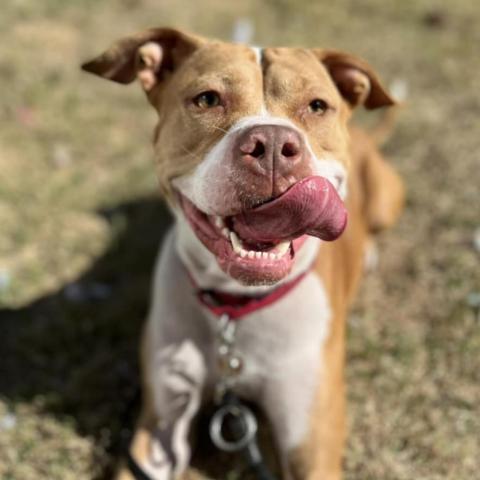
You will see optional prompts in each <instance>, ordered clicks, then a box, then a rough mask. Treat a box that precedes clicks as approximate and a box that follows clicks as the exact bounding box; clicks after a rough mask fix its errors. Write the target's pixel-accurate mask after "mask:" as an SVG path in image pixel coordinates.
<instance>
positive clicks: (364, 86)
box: [314, 49, 396, 110]
mask: <svg viewBox="0 0 480 480" xmlns="http://www.w3.org/2000/svg"><path fill="white" fill-rule="evenodd" d="M314 53H315V54H316V55H317V57H318V58H319V59H320V60H321V62H322V63H323V64H324V65H325V67H326V68H327V70H328V71H329V73H330V75H331V77H332V79H333V81H334V82H335V84H336V85H337V88H338V90H339V91H340V93H341V94H342V96H343V98H344V99H345V100H346V101H347V103H348V104H349V105H350V106H351V107H356V106H359V105H363V106H364V107H365V108H367V109H369V110H372V109H375V108H380V107H387V106H391V105H395V104H396V102H395V100H394V99H393V98H392V97H391V96H390V95H389V94H388V93H387V91H386V90H385V88H384V87H383V86H382V84H381V82H380V79H379V78H378V76H377V74H376V73H375V72H374V70H373V68H372V67H371V66H370V65H369V64H368V63H367V62H366V61H365V60H363V59H361V58H358V57H356V56H354V55H351V54H349V53H346V52H341V51H338V50H321V49H315V50H314Z"/></svg>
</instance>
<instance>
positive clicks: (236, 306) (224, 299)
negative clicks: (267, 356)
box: [190, 269, 310, 320]
mask: <svg viewBox="0 0 480 480" xmlns="http://www.w3.org/2000/svg"><path fill="white" fill-rule="evenodd" d="M309 272H310V269H308V270H307V271H306V272H303V273H302V274H300V275H299V276H298V277H295V278H294V279H293V280H290V281H289V282H287V283H283V284H282V285H280V286H279V287H277V288H275V289H274V290H272V291H271V292H269V293H267V294H266V295H264V296H261V297H249V296H247V295H234V294H231V293H226V292H222V291H219V290H198V292H197V296H198V299H199V301H200V303H201V304H202V305H203V306H204V307H206V308H208V309H209V310H210V311H211V312H212V313H213V314H215V315H217V316H221V315H228V317H229V318H230V319H231V320H238V319H240V318H241V317H244V316H246V315H248V314H250V313H253V312H256V311H257V310H260V309H262V308H265V307H268V306H269V305H272V303H275V302H276V301H278V300H280V299H281V298H282V297H284V296H285V295H286V294H287V293H289V292H290V291H291V290H293V289H294V288H295V287H296V286H297V285H298V284H299V283H300V282H301V281H302V280H303V279H304V278H305V276H306V275H307V273H309ZM190 278H191V276H190ZM192 281H193V279H192Z"/></svg>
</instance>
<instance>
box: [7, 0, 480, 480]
mask: <svg viewBox="0 0 480 480" xmlns="http://www.w3.org/2000/svg"><path fill="white" fill-rule="evenodd" d="M234 5H235V6H234ZM239 16H243V17H248V18H251V19H252V20H253V22H254V24H255V26H256V38H255V41H256V42H258V43H259V44H288V45H292V44H302V45H310V46H314V45H315V46H320V45H322V46H334V47H338V48H345V49H348V50H351V51H354V52H356V53H359V54H361V55H363V56H365V57H367V58H368V59H370V61H371V62H372V63H373V64H374V65H375V66H376V67H377V68H378V70H379V71H380V72H382V74H383V77H384V78H386V79H387V81H392V80H394V79H395V78H401V79H405V80H406V81H407V82H408V85H409V90H410V96H409V102H408V106H407V108H406V109H405V110H404V112H403V115H402V117H401V119H400V123H399V127H398V129H397V132H396V135H395V137H394V139H392V141H391V142H390V143H389V144H388V145H387V148H386V150H387V153H388V154H389V155H390V156H391V157H392V161H393V162H394V163H395V165H396V166H397V167H398V169H399V170H400V171H401V172H402V174H403V175H404V177H405V179H406V183H407V185H408V191H409V196H408V208H407V211H406V213H405V215H404V216H403V218H402V221H401V223H400V224H399V226H398V227H397V228H396V229H395V231H393V232H390V233H388V234H386V235H385V236H384V237H383V238H382V239H381V241H380V243H381V264H380V268H379V271H378V272H376V273H375V274H373V275H369V276H368V277H367V279H366V281H365V282H364V286H363V289H362V291H361V295H360V297H359V300H358V302H357V305H356V308H355V311H354V313H353V314H352V316H351V322H350V331H349V344H348V356H349V358H348V371H347V374H348V379H349V411H350V417H349V418H350V427H351V428H350V436H349V448H348V452H347V457H346V462H345V464H346V478H347V479H349V480H350V479H351V480H354V479H355V480H358V479H361V480H370V479H378V480H384V479H388V480H404V479H405V480H407V479H408V480H410V479H412V478H418V479H422V480H436V479H447V480H449V479H451V480H453V479H455V480H471V479H473V478H476V477H477V476H478V472H479V471H480V435H479V432H480V420H479V419H480V360H479V356H480V355H479V354H480V330H479V327H480V325H479V323H478V320H476V319H475V315H474V313H473V312H472V310H471V309H470V308H469V307H468V306H467V304H466V297H467V295H468V294H469V293H471V292H474V291H479V290H480V275H479V272H480V268H479V255H478V253H476V252H475V251H474V249H473V248H472V238H473V231H474V230H475V228H476V227H478V226H479V211H480V208H479V207H480V204H479V185H480V171H479V166H480V162H479V160H480V159H479V153H478V152H479V151H480V137H479V135H478V133H479V130H478V128H479V121H478V118H479V114H480V97H479V96H478V91H479V87H480V69H479V67H480V65H479V61H478V45H479V43H480V30H479V29H478V24H479V21H480V12H479V9H478V5H477V2H475V0H458V1H456V2H450V3H447V2H442V3H441V2H434V1H415V2H414V1H413V0H406V1H403V2H396V1H395V2H394V1H393V0H386V1H380V0H366V1H363V2H357V1H354V0H341V1H337V2H307V1H306V0H300V1H296V2H294V1H293V0H281V1H273V0H265V1H263V2H261V3H259V2H253V0H251V1H245V2H242V3H241V4H240V3H238V2H236V3H235V4H233V3H228V2H224V1H220V0H205V1H204V2H202V3H198V2H197V3H193V2H190V3H189V2H186V1H185V0H180V1H179V0H177V1H173V0H163V1H158V0H157V1H153V0H118V1H116V2H107V1H100V0H97V1H95V2H94V1H93V0H88V1H84V2H61V1H60V0H38V1H33V0H16V1H12V2H8V3H7V4H6V5H2V16H0V32H2V33H1V36H2V38H1V40H2V41H1V42H0V88H1V90H2V97H1V99H0V123H1V136H0V225H1V236H0V305H1V306H2V307H3V310H1V311H0V315H1V319H0V332H1V339H0V351H1V352H2V362H1V363H0V478H2V479H4V480H10V479H15V480H30V479H32V480H33V479H40V478H42V479H49V480H54V479H62V480H65V479H69V478H77V479H87V478H93V477H95V478H100V477H104V476H105V475H108V472H109V470H110V468H111V465H112V462H113V460H114V459H115V457H116V456H117V455H118V453H119V452H120V451H121V448H122V447H123V445H124V444H125V441H126V440H127V439H128V437H129V435H130V429H131V425H132V422H133V418H134V417H135V410H136V406H137V404H138V401H137V399H136V385H137V364H136V349H137V338H138V332H139V329H140V326H141V323H142V319H143V316H144V313H145V310H146V304H147V303H146V302H147V296H148V289H149V287H148V285H149V276H150V270H151V266H152V262H153V257H154V255H155V249H156V245H157V243H158V239H159V238H160V237H161V234H162V232H163V230H164V228H165V224H166V223H167V216H166V214H165V211H164V209H163V208H162V207H161V204H160V202H159V201H158V199H157V198H156V197H155V194H154V191H155V179H154V175H153V169H152V168H151V165H150V163H151V162H150V158H151V153H150V150H149V138H150V132H151V129H152V126H153V122H154V118H153V114H152V113H150V112H149V110H148V109H147V107H146V105H145V102H144V100H143V98H142V94H141V93H140V92H139V91H138V89H136V88H131V89H125V88H122V87H117V86H113V85H111V84H107V83H106V82H105V83H102V82H100V81H98V82H97V81H95V80H94V79H93V78H90V77H87V76H84V75H82V74H81V73H80V72H79V70H78V68H77V66H78V64H79V63H80V62H81V60H84V59H85V58H87V57H89V56H91V55H92V54H95V53H97V52H98V51H99V50H100V49H102V48H103V47H105V46H106V45H107V44H109V43H110V42H111V41H112V40H113V39H115V38H116V37H118V36H120V35H122V34H124V33H126V32H130V31H136V30H139V29H141V28H143V27H144V26H151V25H152V24H157V25H167V24H174V25H180V26H184V27H187V28H189V29H191V30H194V31H196V32H198V33H203V34H208V35H212V36H218V37H223V38H228V37H229V35H230V32H231V30H232V25H233V23H234V21H235V19H236V18H238V17H239ZM231 478H235V476H234V475H233V474H232V475H231Z"/></svg>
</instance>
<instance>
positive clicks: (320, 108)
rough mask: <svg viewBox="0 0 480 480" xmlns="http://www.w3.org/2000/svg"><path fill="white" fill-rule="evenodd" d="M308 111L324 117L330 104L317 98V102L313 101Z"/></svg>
mask: <svg viewBox="0 0 480 480" xmlns="http://www.w3.org/2000/svg"><path fill="white" fill-rule="evenodd" d="M308 109H309V110H310V112H312V113H318V114H320V115H323V114H324V113H325V112H326V111H327V110H328V103H327V102H326V101H325V100H322V99H320V98H316V99H315V100H312V101H311V102H310V105H309V106H308Z"/></svg>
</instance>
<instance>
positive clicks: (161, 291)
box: [147, 232, 330, 453]
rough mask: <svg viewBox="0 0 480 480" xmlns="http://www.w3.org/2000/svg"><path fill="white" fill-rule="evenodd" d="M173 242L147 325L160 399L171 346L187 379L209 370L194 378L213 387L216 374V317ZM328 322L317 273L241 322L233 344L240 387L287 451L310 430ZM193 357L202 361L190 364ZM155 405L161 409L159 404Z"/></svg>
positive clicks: (151, 373)
mask: <svg viewBox="0 0 480 480" xmlns="http://www.w3.org/2000/svg"><path fill="white" fill-rule="evenodd" d="M174 243H175V238H174V233H173V232H170V234H169V235H168V236H167V239H166V240H165V243H164V246H163V248H162V253H161V256H160V258H159V262H158V265H157V269H156V276H155V283H154V289H153V293H154V295H153V304H152V308H151V311H150V316H149V325H148V328H149V335H148V340H147V341H149V342H151V344H150V349H149V350H150V351H151V352H152V355H153V357H152V359H151V363H150V366H151V368H149V376H150V382H151V384H152V386H153V390H154V395H155V396H156V397H157V399H159V398H165V395H164V392H163V391H164V389H165V388H166V386H165V384H164V382H162V379H161V378H159V375H158V372H159V369H158V359H159V358H164V356H165V355H164V354H163V355H162V354H161V352H165V351H167V350H168V349H170V350H172V351H173V352H175V364H176V366H175V369H176V371H178V368H184V369H185V370H186V371H185V372H184V373H186V374H187V375H188V376H190V377H191V376H192V375H194V374H195V372H198V371H202V372H205V374H203V373H202V375H201V376H199V378H198V379H196V380H197V381H196V382H195V384H196V385H198V388H203V387H205V386H206V385H210V386H211V385H212V384H214V383H215V382H216V381H217V379H218V378H217V376H218V372H217V369H216V358H215V356H216V347H217V343H216V342H217V335H216V332H217V328H218V318H217V317H215V316H214V315H213V314H212V313H211V312H209V311H207V310H206V309H205V307H202V306H201V305H200V303H199V301H198V299H197V297H196V294H195V291H194V289H193V286H192V283H191V281H190V279H189V278H188V275H187V273H186V270H185V268H184V267H183V265H182V263H181V262H180V260H179V258H178V255H177V254H176V252H175V248H174ZM329 321H330V308H329V305H328V300H327V297H326V294H325V290H324V287H323V285H322V283H321V280H320V279H319V278H318V277H317V276H316V275H315V274H313V273H310V274H308V275H307V276H306V277H305V278H304V279H303V280H302V281H301V283H300V284H299V285H297V286H296V287H295V288H294V289H293V290H292V291H290V292H289V293H288V294H287V295H286V296H284V297H282V298H281V299H280V300H278V301H276V302H275V303H273V304H272V305H270V306H268V307H265V308H263V309H260V310H257V311H255V312H254V313H252V314H250V315H248V316H246V317H244V318H242V319H241V320H238V326H237V333H236V342H235V347H236V350H237V351H238V353H239V355H240V356H241V357H242V360H243V362H244V369H243V371H242V374H241V375H240V377H239V381H238V385H237V388H238V393H239V394H241V395H243V396H245V397H246V398H248V399H249V400H251V401H253V402H255V403H257V404H258V405H259V406H261V407H262V408H263V410H264V411H265V412H266V413H267V415H268V416H269V419H270V421H271V423H272V427H273V429H274V433H275V437H276V438H277V439H278V440H279V447H280V450H281V451H283V452H284V453H286V452H287V451H288V450H290V449H291V448H294V447H296V446H298V444H299V443H300V442H301V441H302V439H303V436H304V435H305V434H306V431H307V428H308V417H309V413H310V410H311V406H312V402H313V398H314V394H315V392H316V388H317V386H318V384H319V381H320V379H321V369H322V364H321V353H322V344H323V342H324V340H325V339H326V337H327V335H328V330H329ZM185 342H188V344H189V345H190V346H191V347H193V348H194V349H195V350H196V352H197V355H193V356H192V355H190V356H189V358H188V361H187V359H185V361H184V362H183V367H182V361H181V359H179V358H178V356H179V352H180V351H181V348H180V347H181V346H182V345H185ZM175 346H177V347H178V348H177V349H175V348H174V347H175ZM172 347H173V348H172ZM190 350H191V349H190ZM190 353H191V352H190ZM192 358H196V359H197V360H195V362H198V363H200V364H201V366H200V367H199V365H192ZM179 365H180V367H179ZM202 367H203V368H202ZM197 376H198V375H197ZM157 405H158V404H157ZM157 408H158V409H159V410H162V407H161V405H159V406H158V407H157ZM158 413H159V414H161V413H162V412H160V411H159V412H158Z"/></svg>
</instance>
